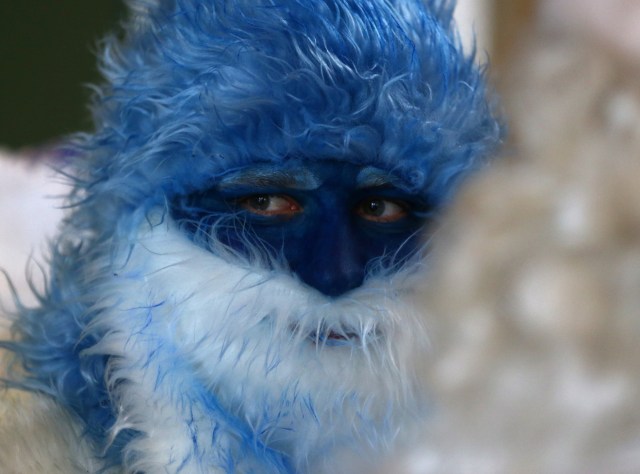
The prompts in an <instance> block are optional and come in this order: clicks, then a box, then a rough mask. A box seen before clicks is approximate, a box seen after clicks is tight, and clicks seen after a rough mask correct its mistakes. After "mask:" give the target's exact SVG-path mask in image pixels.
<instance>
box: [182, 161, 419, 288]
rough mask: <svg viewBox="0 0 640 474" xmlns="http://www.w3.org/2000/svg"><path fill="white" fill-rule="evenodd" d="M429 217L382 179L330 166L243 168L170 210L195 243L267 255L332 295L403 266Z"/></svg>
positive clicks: (347, 166)
mask: <svg viewBox="0 0 640 474" xmlns="http://www.w3.org/2000/svg"><path fill="white" fill-rule="evenodd" d="M429 213H430V206H429V203H427V202H425V201H424V200H423V199H421V198H419V197H418V196H416V195H414V194H410V193H408V192H407V191H405V190H404V189H403V186H402V183H400V182H399V181H398V180H397V179H396V178H394V177H392V176H390V175H389V173H387V172H384V171H382V170H380V169H377V168H373V167H362V166H358V165H355V164H351V163H343V162H335V161H324V162H314V163H309V162H305V161H297V162H296V161H293V162H289V163H287V164H286V165H285V166H280V167H274V166H271V165H256V166H253V167H249V168H245V169H242V170H240V171H236V172H232V173H229V174H228V175H226V176H225V177H223V178H222V179H221V180H220V181H219V182H218V183H216V184H215V185H214V186H212V187H211V188H209V189H206V190H203V191H198V192H195V193H192V194H189V195H187V196H182V197H180V198H178V199H176V200H175V201H174V202H173V206H172V214H173V217H174V219H176V220H177V221H178V222H179V223H181V224H182V225H183V227H184V228H185V229H186V230H187V231H188V232H189V233H190V235H191V236H192V237H193V238H194V239H195V240H196V241H197V242H200V243H203V244H204V245H205V246H206V245H209V241H210V240H211V239H212V238H214V239H216V240H217V241H219V242H221V243H222V244H223V245H225V246H227V247H230V248H231V249H233V250H235V251H238V252H240V253H241V254H242V255H244V256H250V255H252V254H253V253H255V252H256V251H258V252H262V253H267V254H268V256H269V259H270V260H274V259H275V260H279V261H281V262H282V263H284V264H285V266H286V267H287V268H288V269H290V270H291V271H292V272H293V273H294V274H295V275H297V277H298V278H299V279H300V280H302V281H303V282H304V283H305V284H307V285H308V286H310V287H313V288H315V289H316V290H318V291H319V292H321V293H323V294H325V295H328V296H332V297H335V296H340V295H342V294H344V293H347V292H348V291H350V290H353V289H354V288H357V287H359V286H360V285H361V284H362V283H363V282H364V280H365V278H366V277H367V275H368V274H369V273H370V272H372V271H375V270H380V269H387V270H388V269H390V268H391V269H393V268H396V267H399V266H401V265H403V264H404V263H406V262H407V261H408V260H410V259H411V258H412V257H413V256H414V255H415V254H416V252H417V251H418V250H419V249H420V247H421V243H422V232H421V230H422V229H423V228H424V227H425V223H426V221H427V220H428V217H429ZM257 249H259V250H257Z"/></svg>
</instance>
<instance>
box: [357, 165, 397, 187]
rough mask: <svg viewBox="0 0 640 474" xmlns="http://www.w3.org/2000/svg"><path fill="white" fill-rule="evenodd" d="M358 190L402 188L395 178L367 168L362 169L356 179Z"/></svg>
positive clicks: (383, 172) (386, 173)
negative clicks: (383, 187) (388, 187)
mask: <svg viewBox="0 0 640 474" xmlns="http://www.w3.org/2000/svg"><path fill="white" fill-rule="evenodd" d="M356 185H357V187H358V189H363V188H379V187H382V186H396V187H400V188H402V187H403V185H402V182H401V181H400V180H399V179H398V178H396V177H395V176H393V175H391V174H389V172H387V171H383V170H381V169H379V168H374V167H372V166H367V167H366V168H363V169H362V170H361V171H360V172H359V173H358V176H357V177H356Z"/></svg>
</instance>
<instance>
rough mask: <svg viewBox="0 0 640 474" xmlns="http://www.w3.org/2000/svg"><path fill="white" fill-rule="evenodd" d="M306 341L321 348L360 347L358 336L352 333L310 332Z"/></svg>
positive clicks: (332, 331)
mask: <svg viewBox="0 0 640 474" xmlns="http://www.w3.org/2000/svg"><path fill="white" fill-rule="evenodd" d="M307 339H309V340H310V341H311V342H313V343H314V344H316V345H323V346H345V345H360V335H359V334H358V333H356V332H353V331H334V330H329V331H326V330H320V331H311V332H310V333H309V335H308V336H307Z"/></svg>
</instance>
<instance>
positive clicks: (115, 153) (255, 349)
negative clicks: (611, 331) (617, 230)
mask: <svg viewBox="0 0 640 474" xmlns="http://www.w3.org/2000/svg"><path fill="white" fill-rule="evenodd" d="M131 3H132V9H133V14H132V19H131V20H130V22H129V23H128V29H127V33H126V35H125V38H124V39H122V40H118V39H116V38H115V37H114V38H111V39H109V40H108V41H106V43H105V47H104V54H103V61H102V69H103V72H104V75H105V78H106V82H105V84H104V85H103V86H102V87H100V88H98V89H97V92H96V95H95V102H94V105H93V111H94V117H95V125H96V129H95V131H94V132H93V133H91V134H87V135H84V136H80V137H79V138H78V139H77V141H76V145H75V149H76V152H77V153H78V154H79V158H78V159H77V160H76V161H75V162H74V163H73V164H72V165H71V167H70V168H69V169H68V170H66V172H67V173H68V175H69V176H70V177H71V178H72V180H73V190H72V192H71V194H70V197H69V206H70V213H69V215H68V217H67V219H66V221H65V224H64V228H63V229H62V233H61V235H60V237H59V238H58V239H57V240H56V241H55V242H54V244H53V246H52V255H51V280H50V282H49V285H48V288H47V290H46V292H45V294H43V295H42V296H41V298H40V305H39V306H38V307H36V308H32V309H27V308H22V309H21V310H20V311H19V314H18V315H17V319H16V321H15V324H14V329H15V333H16V338H15V340H14V342H6V343H4V344H3V345H4V347H6V348H8V349H9V350H10V351H12V352H13V353H14V354H15V362H16V365H15V367H16V368H19V369H20V370H14V374H13V375H12V377H13V378H14V379H15V380H14V381H12V384H13V385H16V386H19V387H21V388H23V389H25V388H26V389H28V390H30V391H31V392H33V393H36V394H42V395H38V396H37V397H36V398H37V400H38V403H39V404H40V405H38V406H41V407H42V406H43V404H44V405H46V406H45V408H43V409H42V410H43V413H44V414H43V418H45V420H44V421H43V422H42V423H41V425H42V429H41V430H40V432H41V433H43V432H44V433H45V435H42V434H41V435H40V436H46V433H47V432H50V433H52V434H51V436H54V437H55V438H56V440H57V441H58V442H60V440H62V439H75V438H77V439H78V443H80V441H82V443H81V446H80V447H77V446H73V447H72V448H73V449H70V451H69V453H70V454H69V455H68V456H67V458H69V457H72V458H74V459H73V463H75V465H77V466H80V467H78V469H79V470H82V469H85V470H87V469H88V470H91V469H96V466H98V467H99V468H103V469H107V470H108V469H113V470H114V471H115V472H136V473H137V472H189V473H191V472H193V473H196V472H229V473H231V472H243V473H244V472H255V473H269V472H274V473H276V472H277V473H284V472H312V473H320V472H348V471H349V469H348V468H347V467H346V462H347V459H348V458H349V457H350V456H360V457H367V458H369V459H371V460H372V461H374V460H375V458H376V457H375V455H376V454H378V453H380V452H382V451H384V449H383V448H386V447H388V446H389V445H391V444H392V443H393V442H394V441H395V440H396V438H397V437H398V433H399V432H406V433H408V432H409V426H410V425H411V423H413V422H414V420H416V419H420V416H421V415H422V414H423V411H424V405H425V399H424V394H423V393H422V391H421V390H420V389H419V384H418V381H417V380H416V377H415V375H414V369H415V363H414V362H415V360H417V358H418V357H419V356H420V354H422V352H421V351H422V350H423V349H424V345H425V342H426V340H425V335H424V333H423V330H422V326H421V324H420V321H419V319H418V317H417V311H416V309H415V308H414V307H413V305H412V300H413V298H412V296H413V293H414V292H415V289H416V287H417V285H418V282H419V281H420V277H421V272H422V271H423V269H424V266H425V265H424V254H425V249H426V246H427V242H428V236H427V232H428V231H429V229H430V225H429V224H431V223H432V222H433V218H434V216H435V215H436V214H437V212H438V210H439V209H440V208H441V207H442V206H443V205H444V204H445V203H446V202H447V201H448V200H449V199H450V197H451V194H452V192H453V190H454V189H455V186H456V183H458V182H459V180H460V178H461V177H463V176H464V175H465V174H466V173H467V172H469V171H470V170H473V169H476V168H478V167H479V166H481V165H482V164H483V162H484V159H485V158H486V157H488V156H489V155H490V154H491V153H492V152H493V151H494V150H495V148H496V146H497V144H498V143H499V141H500V127H499V124H498V122H497V120H496V118H495V117H494V114H493V111H492V108H491V106H490V104H489V102H488V101H487V98H486V91H485V84H484V78H483V75H482V72H481V70H479V68H478V66H477V65H476V63H475V61H474V57H473V54H471V55H468V56H467V55H465V54H463V52H462V51H461V47H460V45H459V41H458V39H457V34H456V32H455V29H454V26H453V24H452V10H453V6H452V4H451V3H450V2H447V1H440V0H428V1H426V2H423V1H420V0H369V1H362V0H360V1H356V0H313V1H311V0H252V1H249V0H238V1H225V0H198V1H196V0H158V1H156V2H143V1H133V2H131ZM48 410H52V412H53V413H56V414H57V415H56V416H57V417H59V418H56V417H54V416H52V415H47V412H48ZM55 420H59V421H57V422H56V421H55ZM62 420H65V421H64V423H63V421H62ZM54 425H55V426H54ZM62 425H64V426H62ZM63 431H64V436H63V435H62V434H60V435H58V436H56V435H55V433H57V432H61V433H62V432H63ZM35 442H36V441H34V443H35ZM43 444H46V443H43ZM67 444H69V443H67ZM22 449H27V450H28V449H29V442H26V443H23V445H22ZM35 455H36V456H37V455H38V454H37V453H36V454H35ZM43 457H46V455H43ZM43 464H44V465H46V461H43Z"/></svg>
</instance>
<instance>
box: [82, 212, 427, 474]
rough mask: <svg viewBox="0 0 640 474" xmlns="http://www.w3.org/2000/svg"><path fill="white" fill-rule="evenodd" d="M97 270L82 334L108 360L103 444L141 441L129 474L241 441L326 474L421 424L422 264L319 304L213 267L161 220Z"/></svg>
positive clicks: (218, 457) (231, 261)
mask: <svg viewBox="0 0 640 474" xmlns="http://www.w3.org/2000/svg"><path fill="white" fill-rule="evenodd" d="M98 266H99V267H102V268H100V269H99V271H100V272H101V273H103V274H105V275H107V274H108V275H111V276H110V277H109V278H106V279H104V280H103V281H102V282H101V284H100V288H99V289H98V291H99V292H100V293H102V297H101V301H102V303H101V304H102V305H103V306H104V307H105V308H107V309H106V310H105V311H103V312H102V313H101V316H100V317H99V318H96V319H95V320H94V321H93V323H92V325H93V328H92V330H97V331H99V332H100V333H102V334H104V335H105V336H104V337H103V338H102V339H101V341H100V342H99V343H98V344H97V345H95V346H94V347H92V348H91V349H89V352H90V353H91V354H93V355H102V356H105V357H108V359H109V360H110V362H109V363H108V366H107V367H106V373H107V386H108V387H109V391H110V394H111V396H112V397H113V398H114V399H115V400H116V403H115V404H114V405H115V406H118V407H119V411H118V413H117V415H116V421H115V424H114V425H113V427H112V428H111V436H112V438H114V439H115V437H117V436H118V433H121V432H124V431H129V432H130V431H133V432H135V433H138V435H137V436H136V437H135V438H134V439H133V440H132V441H131V442H129V443H128V444H127V447H126V449H125V451H124V458H125V459H128V460H129V464H131V466H132V467H133V466H136V467H137V468H139V469H141V470H146V469H149V465H148V464H146V462H147V461H146V460H148V461H149V462H153V463H154V464H155V463H157V462H159V461H160V462H164V463H165V465H170V464H171V462H172V461H171V460H178V459H181V460H182V461H183V462H186V463H187V464H190V463H192V464H194V465H207V464H211V465H216V464H218V465H219V464H224V462H225V460H224V456H230V457H232V458H235V456H234V453H233V450H234V448H233V447H232V446H233V445H234V443H235V444H238V443H240V444H242V442H245V443H246V442H247V440H248V439H250V440H251V443H253V444H254V449H255V450H257V451H260V450H263V451H264V452H265V453H266V452H268V451H273V452H274V453H278V454H282V455H284V456H286V458H287V459H288V460H290V463H291V464H292V465H293V466H292V467H293V468H294V470H295V471H296V472H336V469H338V471H339V470H340V469H343V468H344V464H342V463H344V462H345V461H344V459H343V457H342V456H341V455H340V453H341V452H342V451H344V452H350V453H352V454H354V453H356V455H360V454H365V453H366V454H367V456H368V457H369V458H371V456H372V455H373V453H374V452H376V453H380V452H382V451H384V450H385V449H386V448H387V447H389V446H391V445H392V444H393V443H394V440H395V439H396V438H397V436H398V429H399V427H400V426H404V427H407V426H408V423H409V421H411V420H416V419H417V418H419V417H420V415H421V411H422V407H423V406H424V400H421V399H420V396H419V395H418V394H420V393H422V391H421V390H420V389H419V387H417V381H416V380H417V378H416V377H415V374H414V372H415V369H416V367H415V365H416V362H417V361H420V360H421V358H422V356H423V355H424V353H425V346H426V337H425V332H424V330H423V327H422V325H421V323H420V318H419V311H418V310H417V308H416V306H415V304H414V299H415V297H416V294H415V293H416V290H415V288H416V286H417V285H416V282H419V281H420V279H421V278H420V276H421V275H420V273H421V271H420V269H421V267H420V266H419V265H408V266H407V267H406V268H405V269H404V270H401V271H399V272H395V273H394V274H393V275H391V276H390V275H389V274H382V273H381V274H380V275H378V276H375V275H372V276H371V277H370V278H368V279H367V280H366V281H365V283H364V284H363V285H362V286H361V287H359V288H357V289H355V290H353V291H351V292H349V293H347V294H345V295H343V296H341V297H339V298H329V297H326V296H324V295H322V294H321V293H319V292H318V291H316V290H314V289H312V288H310V287H308V286H306V285H305V284H303V283H301V282H300V281H299V280H298V279H297V278H296V277H295V276H294V275H292V274H291V273H290V272H287V271H286V270H285V269H274V268H273V267H272V266H269V267H267V266H259V265H256V262H255V261H247V260H243V259H241V258H229V257H228V256H227V258H222V257H220V256H217V255H216V254H214V253H212V252H210V251H208V250H205V249H203V248H202V247H200V246H197V245H195V244H194V243H193V242H192V241H191V240H190V239H189V238H187V237H186V236H185V235H184V234H183V232H181V230H180V229H179V228H178V226H177V225H176V224H175V223H174V222H172V221H171V220H170V219H168V218H166V217H165V218H163V219H158V222H157V223H150V222H149V221H147V222H146V223H145V224H143V226H142V227H141V228H140V229H139V232H138V236H137V238H136V240H135V242H134V243H133V244H132V245H130V246H129V245H126V246H123V251H122V252H120V253H119V254H117V256H116V257H115V258H112V257H110V258H109V259H105V261H104V262H103V264H102V265H98ZM105 267H108V268H105ZM212 433H213V435H212ZM216 436H217V437H218V438H228V440H226V441H224V442H223V443H222V446H228V447H229V451H228V452H225V453H216V451H217V450H218V448H217V447H216V446H214V444H216V445H219V444H220V439H217V440H216V442H215V443H212V438H216ZM243 438H246V439H243ZM223 451H224V449H223ZM258 454H260V453H258ZM241 458H242V457H240V459H241ZM335 463H341V465H342V467H341V468H337V467H336V466H335ZM156 465H157V464H156ZM237 469H238V470H239V472H244V471H242V470H241V469H240V468H239V466H238V467H237ZM247 469H249V468H247ZM261 469H264V467H262V468H261ZM249 470H250V469H249ZM145 472H146V471H145ZM189 472H191V471H189ZM261 472H262V471H261ZM265 472H267V471H265ZM274 472H279V471H278V470H274Z"/></svg>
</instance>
